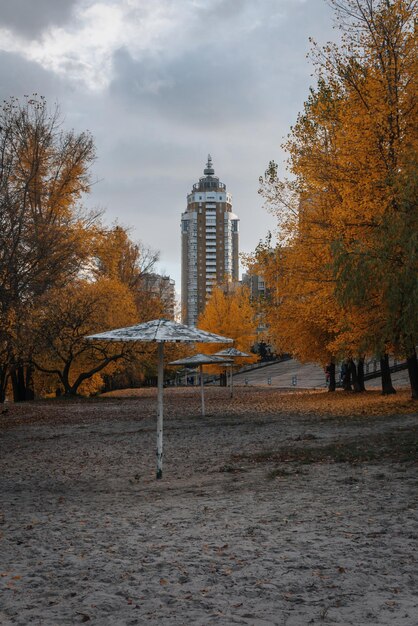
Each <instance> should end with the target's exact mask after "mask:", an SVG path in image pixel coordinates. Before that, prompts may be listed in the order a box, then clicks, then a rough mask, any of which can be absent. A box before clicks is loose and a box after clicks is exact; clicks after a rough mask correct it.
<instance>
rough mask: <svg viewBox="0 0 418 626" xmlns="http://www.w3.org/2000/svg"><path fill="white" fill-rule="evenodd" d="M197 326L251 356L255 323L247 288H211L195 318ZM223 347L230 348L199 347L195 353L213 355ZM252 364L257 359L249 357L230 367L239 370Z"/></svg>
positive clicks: (234, 286)
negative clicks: (247, 364) (238, 368)
mask: <svg viewBox="0 0 418 626" xmlns="http://www.w3.org/2000/svg"><path fill="white" fill-rule="evenodd" d="M197 326H198V328H201V329H202V330H207V331H209V332H211V333H216V334H217V335H223V336H224V337H229V338H230V339H233V340H234V343H233V345H234V347H235V348H237V349H238V350H241V351H242V352H247V353H248V354H251V353H250V351H251V348H252V346H253V345H254V343H255V340H256V329H257V321H256V317H255V312H254V309H253V307H252V305H251V302H250V294H249V290H248V288H247V287H245V286H242V285H231V284H227V285H225V286H217V287H215V288H214V289H213V291H212V294H211V296H210V298H209V300H208V302H207V303H206V307H205V310H204V311H203V313H202V314H201V315H200V316H199V318H198V321H197ZM227 347H230V344H225V345H222V344H202V345H201V346H199V348H198V350H199V351H201V352H204V353H206V354H213V353H215V352H218V351H219V350H222V349H223V348H227ZM255 361H257V356H256V355H255V354H251V356H250V357H248V358H247V357H243V358H237V359H235V360H234V363H235V364H236V365H237V366H242V365H244V364H245V363H254V362H255ZM211 367H212V366H211ZM215 369H217V368H215Z"/></svg>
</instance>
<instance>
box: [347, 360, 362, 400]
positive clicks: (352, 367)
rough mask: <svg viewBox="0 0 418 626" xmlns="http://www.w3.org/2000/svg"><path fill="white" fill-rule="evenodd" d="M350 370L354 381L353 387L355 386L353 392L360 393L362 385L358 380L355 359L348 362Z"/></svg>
mask: <svg viewBox="0 0 418 626" xmlns="http://www.w3.org/2000/svg"><path fill="white" fill-rule="evenodd" d="M348 369H349V372H350V374H351V381H352V385H353V390H354V391H355V392H356V393H358V392H359V391H361V389H360V384H359V380H358V375H357V367H356V364H355V363H354V361H353V359H350V360H349V362H348Z"/></svg>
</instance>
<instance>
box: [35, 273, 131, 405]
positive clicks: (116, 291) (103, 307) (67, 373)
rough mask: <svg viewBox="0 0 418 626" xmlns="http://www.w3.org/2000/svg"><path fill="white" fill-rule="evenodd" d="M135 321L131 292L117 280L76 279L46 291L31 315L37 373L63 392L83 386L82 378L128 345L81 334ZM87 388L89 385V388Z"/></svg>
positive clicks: (127, 353) (123, 354)
mask: <svg viewBox="0 0 418 626" xmlns="http://www.w3.org/2000/svg"><path fill="white" fill-rule="evenodd" d="M135 321H136V308H135V302H134V299H133V297H132V293H131V292H130V291H129V289H128V288H127V287H126V285H123V284H122V283H120V282H119V281H116V280H111V279H101V280H98V281H97V282H88V281H82V280H79V281H76V282H74V283H72V284H71V285H67V286H66V287H63V288H60V289H54V290H51V291H50V292H49V293H48V294H47V296H45V297H44V298H43V300H42V303H41V306H39V308H38V309H37V311H36V314H35V318H34V328H35V333H36V334H35V337H36V341H35V352H34V355H33V358H32V362H33V364H34V365H35V367H36V368H37V370H38V371H39V372H43V373H44V374H46V375H49V376H51V375H53V376H55V377H56V379H57V383H58V385H59V386H60V387H61V388H62V390H63V392H64V393H65V394H66V395H74V394H77V393H78V392H79V391H80V388H81V385H84V387H85V388H87V387H86V384H87V381H90V380H91V379H92V378H93V377H95V376H96V380H95V384H94V389H97V386H98V382H99V379H98V378H97V374H99V372H102V371H104V369H105V368H107V371H109V368H112V367H114V366H115V364H116V363H117V362H118V361H120V360H122V359H126V358H129V357H132V347H130V346H129V345H128V346H126V345H124V344H120V343H111V342H109V343H108V344H104V343H103V342H93V341H87V340H86V339H85V336H86V335H90V334H95V333H98V332H102V331H105V330H109V329H113V328H119V327H123V326H129V325H132V324H134V323H135ZM90 390H91V389H90Z"/></svg>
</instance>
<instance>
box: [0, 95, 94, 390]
mask: <svg viewBox="0 0 418 626" xmlns="http://www.w3.org/2000/svg"><path fill="white" fill-rule="evenodd" d="M94 156H95V153H94V145H93V140H92V138H91V136H90V135H89V134H88V133H81V134H77V133H75V132H74V131H69V132H65V131H63V130H62V122H61V118H60V113H59V110H58V108H55V110H53V111H52V112H50V111H49V110H48V108H47V105H46V102H45V100H44V99H43V98H38V97H34V98H32V99H26V101H25V102H24V103H23V104H22V103H20V102H19V101H17V100H15V99H11V100H10V101H7V102H5V103H4V104H3V106H2V107H1V109H0V319H1V322H0V324H1V328H0V342H1V345H0V355H1V358H2V361H1V363H0V381H1V382H2V384H1V390H0V393H1V396H2V397H3V398H4V389H5V381H7V379H8V377H11V378H12V381H13V388H14V396H15V399H16V400H24V399H27V398H30V397H32V391H31V384H30V378H31V371H30V365H28V362H29V359H28V354H27V350H26V347H27V346H26V345H25V344H26V341H24V340H22V338H21V337H20V335H21V333H22V329H24V330H25V331H26V329H27V327H28V325H29V324H30V320H31V311H32V307H33V306H34V303H35V302H36V300H37V299H38V298H39V297H41V296H42V295H43V294H45V293H46V292H48V290H49V289H51V288H53V287H59V286H62V285H65V284H66V283H67V282H68V281H69V280H71V279H72V278H73V277H74V276H76V275H77V274H78V272H79V270H80V268H81V267H82V265H83V263H84V262H85V260H86V258H87V256H88V254H89V246H88V236H87V233H88V232H89V228H90V226H91V223H92V221H94V217H93V216H91V215H89V214H87V213H86V212H85V211H83V209H82V207H81V205H80V201H81V196H82V194H83V193H85V192H87V191H89V188H90V178H89V167H90V165H91V163H92V161H93V159H94Z"/></svg>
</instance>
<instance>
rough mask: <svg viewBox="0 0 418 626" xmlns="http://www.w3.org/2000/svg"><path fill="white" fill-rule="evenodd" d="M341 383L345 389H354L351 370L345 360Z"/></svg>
mask: <svg viewBox="0 0 418 626" xmlns="http://www.w3.org/2000/svg"><path fill="white" fill-rule="evenodd" d="M341 383H342V386H343V389H344V391H352V387H351V370H350V365H349V363H348V362H346V361H344V363H343V365H342V370H341Z"/></svg>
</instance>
